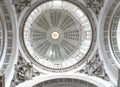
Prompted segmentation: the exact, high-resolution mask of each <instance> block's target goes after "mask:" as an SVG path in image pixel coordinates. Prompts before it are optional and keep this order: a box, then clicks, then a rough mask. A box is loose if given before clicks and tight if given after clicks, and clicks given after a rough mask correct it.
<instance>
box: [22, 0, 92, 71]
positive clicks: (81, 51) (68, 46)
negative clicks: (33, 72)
mask: <svg viewBox="0 0 120 87" xmlns="http://www.w3.org/2000/svg"><path fill="white" fill-rule="evenodd" d="M92 33H93V31H92V25H91V23H90V20H89V18H88V17H87V15H86V14H85V12H84V11H83V10H82V9H81V8H79V7H77V6H76V5H75V4H72V3H70V2H67V1H49V2H45V3H43V4H40V5H38V6H36V7H35V8H34V9H33V10H32V11H30V13H29V14H28V17H27V18H26V20H25V21H24V26H23V31H22V37H23V39H22V43H24V46H23V48H24V49H25V51H26V52H27V55H28V56H29V57H30V59H32V61H35V62H36V63H37V65H38V66H40V67H41V66H42V67H43V68H45V69H52V70H55V71H56V70H61V71H62V70H63V69H67V68H70V67H72V66H74V65H76V64H79V63H81V61H82V60H83V59H84V57H85V56H86V55H87V53H88V50H89V48H90V46H91V43H92V39H93V37H92V36H93V35H92Z"/></svg>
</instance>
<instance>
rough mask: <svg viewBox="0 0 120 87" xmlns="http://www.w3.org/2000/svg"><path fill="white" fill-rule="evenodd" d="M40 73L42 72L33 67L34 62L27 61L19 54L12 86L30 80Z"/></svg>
mask: <svg viewBox="0 0 120 87" xmlns="http://www.w3.org/2000/svg"><path fill="white" fill-rule="evenodd" d="M38 75H40V72H38V71H37V70H36V69H34V68H33V65H32V63H28V62H26V61H25V60H24V59H23V58H22V57H21V56H19V60H18V63H17V64H16V65H15V72H14V77H13V80H12V83H11V87H14V86H16V85H18V84H19V83H21V82H24V81H26V80H30V79H32V78H33V77H35V76H38Z"/></svg>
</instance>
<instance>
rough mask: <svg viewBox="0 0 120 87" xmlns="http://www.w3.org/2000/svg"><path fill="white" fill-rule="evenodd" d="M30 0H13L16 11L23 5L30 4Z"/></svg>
mask: <svg viewBox="0 0 120 87" xmlns="http://www.w3.org/2000/svg"><path fill="white" fill-rule="evenodd" d="M31 2H32V0H13V4H14V6H15V9H16V12H17V13H20V12H21V11H22V10H23V9H24V8H25V7H27V6H30V5H31Z"/></svg>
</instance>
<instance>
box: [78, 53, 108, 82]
mask: <svg viewBox="0 0 120 87" xmlns="http://www.w3.org/2000/svg"><path fill="white" fill-rule="evenodd" d="M79 72H80V73H85V74H88V75H92V76H96V77H100V78H102V79H104V80H109V77H108V75H107V74H106V72H105V69H104V64H103V61H101V60H100V58H99V54H98V53H96V55H95V56H94V58H93V59H92V60H88V61H87V62H86V65H85V67H83V69H81V70H80V71H79Z"/></svg>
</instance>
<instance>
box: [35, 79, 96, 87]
mask: <svg viewBox="0 0 120 87" xmlns="http://www.w3.org/2000/svg"><path fill="white" fill-rule="evenodd" d="M33 87H97V86H96V85H94V84H92V83H89V82H86V81H82V80H78V79H72V78H58V79H51V80H47V81H44V82H41V83H39V84H37V85H35V86H33Z"/></svg>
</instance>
